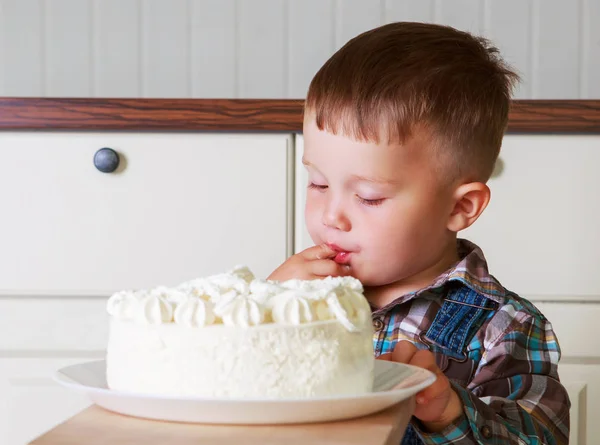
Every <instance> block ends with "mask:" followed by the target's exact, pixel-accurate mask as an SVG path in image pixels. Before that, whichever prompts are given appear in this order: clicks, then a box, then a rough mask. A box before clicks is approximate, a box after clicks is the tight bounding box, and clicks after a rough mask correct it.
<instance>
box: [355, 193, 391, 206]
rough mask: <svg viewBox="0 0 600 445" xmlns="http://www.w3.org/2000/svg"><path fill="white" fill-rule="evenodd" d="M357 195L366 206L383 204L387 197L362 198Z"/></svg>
mask: <svg viewBox="0 0 600 445" xmlns="http://www.w3.org/2000/svg"><path fill="white" fill-rule="evenodd" d="M356 197H357V198H358V201H359V202H360V203H361V204H363V205H366V206H373V207H374V206H378V205H381V204H382V203H383V201H385V198H379V199H365V198H361V197H360V196H358V195H356Z"/></svg>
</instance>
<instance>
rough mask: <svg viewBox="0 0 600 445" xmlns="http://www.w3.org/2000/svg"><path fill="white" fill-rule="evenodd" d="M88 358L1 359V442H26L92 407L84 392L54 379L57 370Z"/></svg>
mask: <svg viewBox="0 0 600 445" xmlns="http://www.w3.org/2000/svg"><path fill="white" fill-rule="evenodd" d="M98 358H101V357H100V356H98ZM87 360H93V358H88V359H83V360H82V359H76V358H66V359H42V358H30V359H0V443H2V445H25V444H26V443H28V442H29V441H30V440H32V439H34V438H35V437H37V436H39V435H40V434H42V433H44V432H46V431H48V430H49V429H51V428H52V427H54V426H56V425H58V424H59V423H61V422H63V421H65V420H66V419H68V418H69V417H71V416H73V415H75V414H76V413H78V412H79V411H81V410H82V409H84V408H86V407H87V406H89V405H90V403H91V402H90V401H89V400H88V399H87V397H86V396H85V395H82V394H80V393H77V392H75V391H72V390H68V389H66V388H63V387H61V386H59V385H58V384H57V383H55V382H54V381H53V380H52V376H53V374H54V372H55V371H56V370H58V369H60V368H62V367H63V366H68V365H71V364H75V363H79V362H82V361H87Z"/></svg>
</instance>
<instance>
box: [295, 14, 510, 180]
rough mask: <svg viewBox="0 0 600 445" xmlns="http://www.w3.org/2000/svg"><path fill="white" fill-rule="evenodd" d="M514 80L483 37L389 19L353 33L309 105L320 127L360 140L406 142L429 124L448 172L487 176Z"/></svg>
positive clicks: (318, 80) (318, 81) (320, 77)
mask: <svg viewBox="0 0 600 445" xmlns="http://www.w3.org/2000/svg"><path fill="white" fill-rule="evenodd" d="M516 81H518V76H517V74H515V73H514V72H513V71H511V69H510V68H509V67H508V66H507V65H506V64H505V63H504V62H503V61H502V60H501V58H500V57H499V54H498V50H497V49H496V48H494V47H493V46H491V45H490V44H489V42H488V41H487V40H485V39H483V38H480V37H475V36H472V35H471V34H469V33H467V32H462V31H458V30H456V29H454V28H451V27H449V26H442V25H435V24H426V23H411V22H400V23H391V24H388V25H384V26H381V27H379V28H375V29H373V30H370V31H367V32H365V33H363V34H360V35H359V36H357V37H355V38H353V39H352V40H350V41H349V42H348V43H346V44H345V45H344V46H343V47H342V48H340V49H339V50H338V51H337V52H336V53H335V54H334V55H333V56H332V57H331V58H330V59H329V60H328V61H327V62H326V63H325V65H323V67H322V68H321V69H320V70H319V71H318V72H317V74H316V75H315V77H314V78H313V80H312V82H311V84H310V87H309V90H308V96H307V99H306V110H307V112H310V113H312V114H313V115H314V117H315V119H316V124H317V126H318V128H319V129H321V130H327V131H330V132H332V133H336V134H337V133H338V132H341V133H342V134H344V135H347V136H349V137H352V138H354V139H358V140H366V141H375V142H377V143H379V142H387V143H403V142H405V141H406V140H407V139H408V138H410V137H411V135H412V134H413V133H414V132H415V131H421V129H423V130H425V131H427V132H428V134H430V135H431V136H432V138H431V140H432V142H433V144H432V145H433V148H434V149H435V155H436V157H437V158H438V159H439V160H440V161H441V162H440V164H439V165H440V168H442V169H443V170H444V172H446V175H447V174H449V175H450V176H452V177H453V179H457V178H459V177H460V178H461V179H467V180H477V181H487V179H489V177H490V175H491V173H492V171H493V168H494V164H495V161H496V158H497V157H498V153H499V151H500V146H501V144H502V137H503V135H504V132H505V130H506V125H507V122H508V110H509V105H510V96H511V92H512V87H513V85H514V84H515V83H516Z"/></svg>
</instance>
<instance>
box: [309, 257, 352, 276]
mask: <svg viewBox="0 0 600 445" xmlns="http://www.w3.org/2000/svg"><path fill="white" fill-rule="evenodd" d="M310 268H311V271H312V273H313V274H315V275H316V276H317V277H328V276H332V277H343V276H346V275H349V274H350V266H347V265H344V264H338V263H336V262H335V261H332V260H314V261H312V262H311V263H310Z"/></svg>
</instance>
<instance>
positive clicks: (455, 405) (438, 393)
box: [378, 340, 463, 432]
mask: <svg viewBox="0 0 600 445" xmlns="http://www.w3.org/2000/svg"><path fill="white" fill-rule="evenodd" d="M378 359H380V360H388V361H393V362H399V363H406V364H408V365H414V366H418V367H420V368H425V369H427V370H429V371H431V372H433V373H434V374H435V375H436V377H437V379H436V381H435V382H434V383H433V384H431V385H430V386H428V387H427V388H425V389H424V390H423V391H421V392H419V393H417V396H416V402H417V404H416V407H415V412H414V414H413V415H414V416H415V417H416V418H417V419H419V420H420V421H421V422H422V423H423V426H425V428H426V429H427V430H428V431H431V432H439V431H441V430H443V429H444V428H446V427H447V426H448V425H450V424H451V423H452V422H454V421H455V420H456V419H458V418H459V417H460V416H461V415H462V413H463V407H462V402H461V400H460V398H459V397H458V394H456V392H454V390H453V389H452V387H451V386H450V381H449V380H448V377H446V376H445V375H444V373H443V372H442V371H441V370H440V368H438V366H437V364H436V363H435V356H434V355H433V353H432V352H431V351H428V350H426V349H417V347H416V346H415V345H413V344H412V343H411V342H410V341H406V340H403V341H399V342H398V343H397V344H396V347H395V348H394V350H393V351H392V352H391V353H388V354H382V355H380V356H379V357H378Z"/></svg>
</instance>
